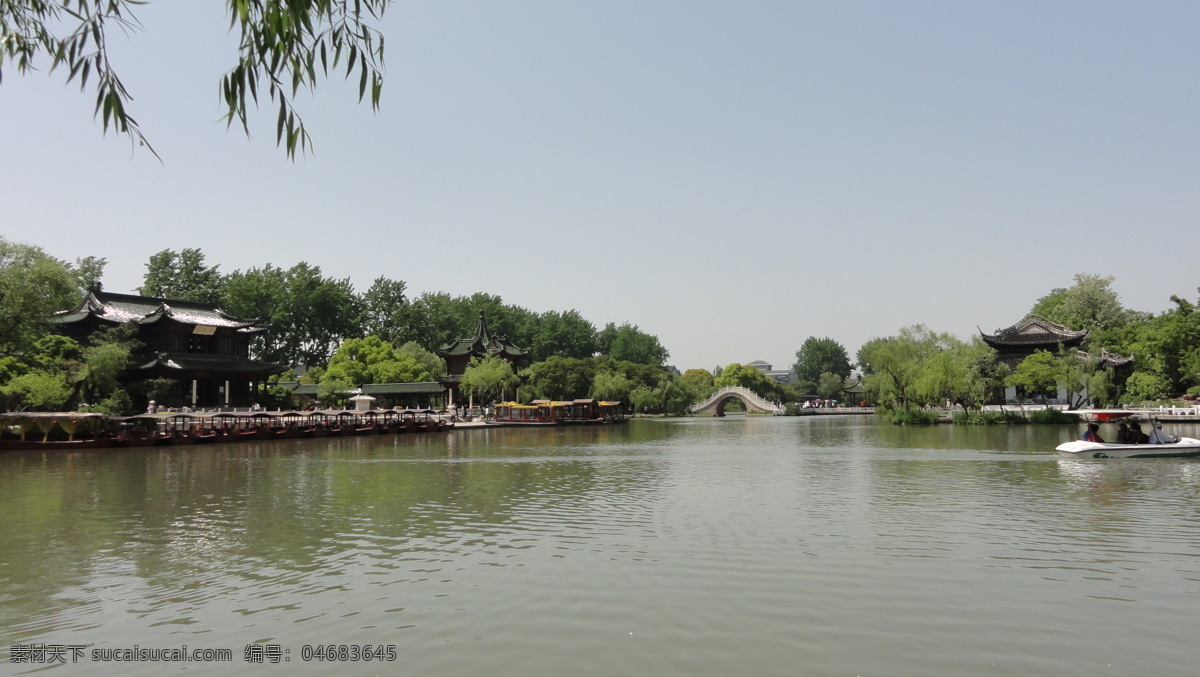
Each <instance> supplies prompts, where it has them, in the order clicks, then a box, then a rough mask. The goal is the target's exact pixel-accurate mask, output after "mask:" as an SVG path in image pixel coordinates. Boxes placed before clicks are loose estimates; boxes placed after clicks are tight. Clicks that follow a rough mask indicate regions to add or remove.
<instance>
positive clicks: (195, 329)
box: [51, 285, 287, 407]
mask: <svg viewBox="0 0 1200 677" xmlns="http://www.w3.org/2000/svg"><path fill="white" fill-rule="evenodd" d="M51 322H52V323H53V324H54V325H55V326H56V327H57V329H58V331H59V332H60V333H61V334H63V335H64V336H67V337H70V338H73V339H75V340H77V341H80V342H83V341H85V340H86V339H87V338H88V336H90V335H91V334H92V333H93V332H95V331H96V330H97V329H100V328H101V327H111V326H116V325H119V324H124V323H126V322H133V323H135V324H137V327H138V334H137V340H138V341H140V342H141V343H142V345H143V348H142V349H141V350H140V351H138V352H137V353H135V355H134V360H135V362H134V366H132V367H131V368H129V369H127V370H126V371H125V373H124V374H123V376H122V380H123V381H124V382H126V383H135V382H138V381H144V380H147V379H154V378H166V379H170V380H171V381H172V384H171V386H170V389H169V390H168V392H167V395H166V396H165V398H163V401H160V402H158V403H157V404H159V405H160V406H164V407H184V406H189V407H221V406H234V407H237V406H249V405H250V404H251V403H252V402H253V393H254V392H255V391H256V390H257V387H258V385H259V384H261V383H263V382H264V381H266V379H267V377H268V376H270V375H272V374H279V373H282V372H284V371H287V365H283V364H277V363H274V362H263V361H260V360H253V359H250V338H251V337H252V336H254V335H256V334H259V333H260V332H264V331H267V330H268V327H267V325H266V324H263V323H261V322H258V321H256V320H241V319H238V318H235V317H232V316H230V315H226V314H225V313H223V312H222V311H221V310H220V309H218V308H214V307H213V306H210V305H207V304H203V303H194V302H191V301H178V300H170V299H162V298H154V297H149V296H134V295H132V294H113V293H110V292H106V291H103V290H102V289H101V288H100V286H99V285H96V286H94V287H93V288H91V289H89V290H88V293H87V295H86V296H85V297H84V299H83V301H82V302H81V303H80V304H79V305H78V306H76V307H75V308H74V309H72V310H64V311H61V312H58V313H55V314H54V316H53V317H52V318H51Z"/></svg>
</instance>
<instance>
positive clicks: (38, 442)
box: [0, 411, 113, 451]
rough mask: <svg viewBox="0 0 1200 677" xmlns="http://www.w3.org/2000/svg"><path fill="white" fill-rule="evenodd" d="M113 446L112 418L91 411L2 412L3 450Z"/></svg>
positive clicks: (0, 432)
mask: <svg viewBox="0 0 1200 677" xmlns="http://www.w3.org/2000/svg"><path fill="white" fill-rule="evenodd" d="M112 445H113V430H112V419H111V418H110V417H109V416H107V415H105V414H94V413H90V412H78V411H66V412H18V413H11V414H0V449H32V450H41V451H48V450H53V449H62V450H71V449H102V448H105V447H111V446H112Z"/></svg>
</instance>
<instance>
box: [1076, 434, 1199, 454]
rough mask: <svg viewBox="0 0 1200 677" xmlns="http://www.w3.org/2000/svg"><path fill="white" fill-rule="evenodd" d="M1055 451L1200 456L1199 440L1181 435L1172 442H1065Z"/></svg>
mask: <svg viewBox="0 0 1200 677" xmlns="http://www.w3.org/2000/svg"><path fill="white" fill-rule="evenodd" d="M1055 451H1057V452H1058V453H1060V454H1062V455H1064V456H1071V457H1074V458H1180V457H1187V456H1200V440H1197V439H1193V438H1191V437H1181V438H1179V441H1178V442H1175V443H1173V444H1111V443H1107V442H1082V441H1076V442H1067V443H1065V444H1060V445H1058V447H1056V448H1055Z"/></svg>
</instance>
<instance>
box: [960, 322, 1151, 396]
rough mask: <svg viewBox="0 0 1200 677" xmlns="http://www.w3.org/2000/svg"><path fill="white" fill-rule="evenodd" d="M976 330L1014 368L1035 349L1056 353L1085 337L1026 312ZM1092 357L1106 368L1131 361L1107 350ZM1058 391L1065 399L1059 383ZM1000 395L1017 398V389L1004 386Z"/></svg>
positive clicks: (1082, 356)
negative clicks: (989, 329)
mask: <svg viewBox="0 0 1200 677" xmlns="http://www.w3.org/2000/svg"><path fill="white" fill-rule="evenodd" d="M979 333H980V335H981V338H982V339H983V342H984V343H986V344H988V345H989V346H991V347H992V348H994V349H995V350H996V353H997V355H998V357H999V359H1000V362H1002V363H1004V364H1007V365H1008V366H1009V367H1010V368H1012V369H1016V368H1017V365H1018V364H1020V363H1021V361H1022V360H1024V359H1025V358H1026V357H1029V356H1030V355H1032V354H1034V353H1035V352H1037V351H1039V350H1047V351H1050V352H1051V353H1058V352H1059V350H1060V349H1063V348H1081V347H1082V346H1083V345H1084V344H1085V343H1086V342H1087V338H1088V331H1087V330H1086V329H1081V330H1075V329H1071V328H1069V327H1065V326H1063V325H1061V324H1058V323H1055V322H1051V321H1050V320H1047V319H1046V318H1044V317H1041V316H1039V315H1032V314H1031V315H1026V316H1025V317H1024V319H1022V320H1021V321H1020V322H1018V323H1016V324H1014V325H1013V326H1011V327H1008V328H1007V329H997V330H996V333H994V334H985V333H984V332H983V330H980V331H979ZM1079 357H1080V359H1091V358H1090V356H1089V354H1088V353H1085V352H1080V353H1079ZM1096 359H1097V360H1098V361H1099V366H1100V367H1101V368H1103V369H1110V370H1114V369H1117V368H1119V367H1125V366H1128V365H1130V364H1132V363H1133V358H1132V357H1123V356H1121V355H1118V354H1116V353H1112V352H1109V351H1107V350H1101V351H1100V353H1099V354H1098V355H1097V356H1096ZM1058 391H1059V392H1058V393H1057V395H1058V397H1057V399H1059V400H1065V399H1066V397H1067V392H1066V389H1065V388H1064V387H1063V385H1062V384H1059V387H1058ZM1085 397H1086V396H1085ZM1004 398H1005V400H1006V401H1013V400H1017V399H1019V393H1018V392H1017V389H1016V388H1015V387H1013V386H1008V387H1007V388H1006V389H1005V392H1004Z"/></svg>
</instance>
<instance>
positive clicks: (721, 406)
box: [691, 386, 783, 416]
mask: <svg viewBox="0 0 1200 677" xmlns="http://www.w3.org/2000/svg"><path fill="white" fill-rule="evenodd" d="M732 399H738V400H741V401H742V402H743V403H745V405H746V411H764V412H767V413H769V414H782V413H783V407H781V406H779V405H777V404H775V403H774V402H768V401H767V400H765V399H763V398H761V397H759V396H758V393H756V392H754V391H753V390H750V389H749V388H744V387H742V386H729V387H728V388H721V389H720V390H718V391H717V392H715V393H713V394H712V395H709V396H708V399H707V400H704V401H703V402H701V403H699V404H693V405H692V409H691V411H692V413H693V414H705V413H712V415H713V416H724V415H725V403H726V402H728V401H729V400H732Z"/></svg>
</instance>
